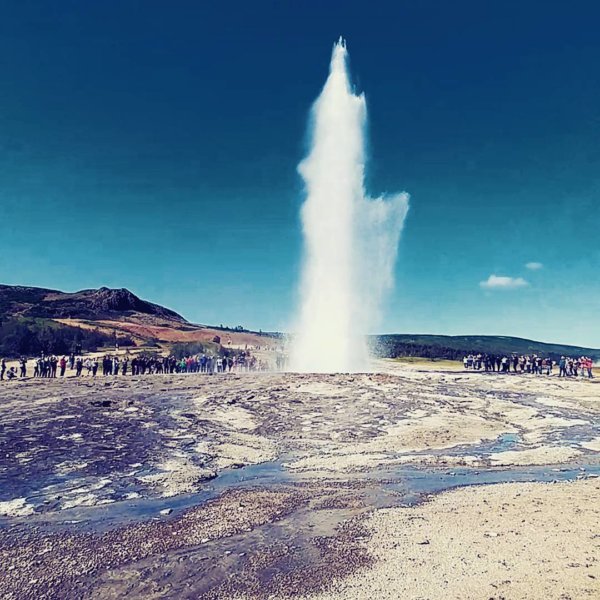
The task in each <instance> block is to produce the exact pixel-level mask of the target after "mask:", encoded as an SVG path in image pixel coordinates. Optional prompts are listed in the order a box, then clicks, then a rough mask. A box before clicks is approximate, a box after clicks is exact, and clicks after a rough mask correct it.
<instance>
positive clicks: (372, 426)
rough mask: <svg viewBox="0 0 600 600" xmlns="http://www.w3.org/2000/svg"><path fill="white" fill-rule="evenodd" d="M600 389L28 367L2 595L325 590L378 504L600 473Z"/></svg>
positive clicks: (516, 381)
mask: <svg viewBox="0 0 600 600" xmlns="http://www.w3.org/2000/svg"><path fill="white" fill-rule="evenodd" d="M598 396H600V387H598V386H597V385H595V384H591V383H588V382H579V381H573V382H571V381H567V382H562V381H556V380H535V379H531V378H530V379H525V378H518V377H502V376H495V377H494V376H492V377H487V376H479V375H478V374H470V375H462V374H459V375H457V374H443V373H440V374H435V373H434V374H431V373H419V372H406V371H402V370H400V371H397V370H394V368H390V372H388V373H381V374H377V375H335V376H327V375H319V376H316V375H315V376H310V375H264V374H261V375H233V376H225V377H223V376H215V377H212V378H211V377H203V376H196V375H193V376H179V377H177V376H164V377H163V376H157V377H147V378H127V379H125V378H122V379H121V378H116V379H99V380H96V381H91V380H79V381H77V380H69V381H68V382H67V381H62V382H61V381H56V382H41V381H24V382H17V383H15V384H13V383H11V384H10V386H8V385H7V386H3V387H2V388H1V389H0V400H1V406H0V417H1V419H0V457H1V458H0V560H1V562H2V564H3V565H5V566H6V568H5V569H3V570H2V573H0V596H1V597H3V598H65V597H74V595H77V596H81V597H90V598H91V597H94V598H99V597H100V598H114V597H125V596H129V597H144V598H149V597H173V598H186V597H189V598H233V597H236V596H240V595H243V596H245V597H268V596H269V594H271V597H283V596H286V595H288V596H290V595H291V596H293V595H294V594H296V593H298V594H300V593H303V594H306V593H307V592H311V591H318V590H320V589H323V588H324V587H326V586H327V584H328V582H329V581H330V580H331V578H332V577H333V575H334V574H335V575H337V576H338V577H339V576H343V575H344V573H351V572H353V571H356V570H357V569H362V568H367V567H368V565H369V564H370V562H371V561H372V556H371V555H370V553H369V552H368V551H367V548H366V543H365V542H366V540H367V539H368V535H369V534H368V532H367V531H365V530H364V529H363V525H362V523H363V518H364V516H365V515H366V514H368V513H369V512H370V511H373V510H376V509H378V508H385V507H392V506H407V505H414V504H416V503H419V502H422V501H424V500H427V499H428V497H430V495H432V494H436V493H437V492H439V491H443V490H447V489H451V488H456V487H461V486H469V485H482V484H493V483H500V482H506V481H549V482H552V481H563V480H582V479H587V478H591V477H597V476H598V475H599V474H600V453H599V451H598V450H595V449H594V448H596V445H595V444H597V441H598V439H599V438H600V426H599V419H598V413H599V410H600V407H599V402H598ZM599 450H600V449H599Z"/></svg>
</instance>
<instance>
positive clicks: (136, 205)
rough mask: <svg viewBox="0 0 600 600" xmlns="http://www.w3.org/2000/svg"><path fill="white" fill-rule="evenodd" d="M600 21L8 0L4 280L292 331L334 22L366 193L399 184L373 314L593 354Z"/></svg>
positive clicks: (2, 99)
mask: <svg viewBox="0 0 600 600" xmlns="http://www.w3.org/2000/svg"><path fill="white" fill-rule="evenodd" d="M599 26H600V4H598V3H597V2H573V3H566V2H548V1H545V2H539V1H529V2H527V1H525V2H524V1H519V2H511V1H504V2H496V3H489V2H481V1H474V2H461V1H455V2H446V1H441V0H440V1H438V2H427V1H419V2H412V1H411V2H408V1H402V2H398V1H394V2H368V3H365V2H352V1H349V0H346V1H344V2H333V1H328V2H316V1H307V0H303V1H297V2H293V1H288V2H285V1H284V2H282V1H278V2H260V1H258V2H248V1H244V2H218V3H217V2H210V3H209V2H198V1H189V2H184V1H177V0H173V1H171V2H165V1H161V2H158V1H149V0H143V1H142V0H140V1H139V2H134V1H131V0H119V1H113V0H104V1H103V2H81V1H79V0H77V1H66V0H61V1H60V2H45V1H44V2H42V1H39V2H27V1H23V0H20V1H18V2H17V1H14V2H5V1H0V205H1V215H0V281H1V282H5V283H13V284H25V285H38V286H45V287H52V288H58V289H65V290H76V289H81V288H86V287H98V286H101V285H107V286H114V287H128V288H130V289H131V290H133V291H134V292H136V293H137V294H139V295H141V296H143V297H145V298H147V299H150V300H153V301H155V302H159V303H161V304H164V305H166V306H169V307H171V308H173V309H175V310H177V311H179V312H181V313H182V314H183V315H184V316H186V317H187V318H189V319H190V320H194V321H197V322H203V323H217V324H218V323H224V324H229V325H238V324H242V325H244V326H247V327H253V328H263V329H282V328H285V327H286V326H287V324H288V323H289V322H290V314H291V312H292V310H293V306H294V298H295V296H294V293H295V282H296V279H297V275H298V268H299V261H300V252H301V237H300V232H299V220H298V208H299V206H300V203H301V200H302V185H301V182H300V179H299V176H298V174H297V172H296V165H297V163H298V162H299V160H300V159H301V158H302V156H303V154H304V151H305V140H306V135H305V128H306V120H307V114H308V110H309V107H310V104H311V102H312V101H313V100H314V99H315V97H316V96H317V95H318V93H319V91H320V88H321V86H322V84H323V83H324V80H325V77H326V74H327V66H328V62H329V58H330V52H331V47H332V44H333V42H334V41H335V40H336V39H337V38H338V37H339V36H340V35H343V36H344V37H346V39H347V41H348V48H349V52H350V57H351V66H352V71H353V77H354V80H355V82H356V85H357V88H358V89H359V90H364V91H365V93H366V96H367V102H368V109H369V115H370V117H369V136H370V155H371V163H370V167H369V174H368V188H369V192H370V193H371V195H377V194H379V193H381V192H386V191H389V192H395V191H401V190H406V191H407V192H409V193H410V194H411V210H410V214H409V217H408V219H407V222H406V227H405V231H404V235H403V237H402V240H401V243H400V250H399V257H398V266H397V270H396V271H397V273H396V288H395V290H394V293H393V294H392V295H391V297H390V299H389V302H388V307H387V311H386V315H385V319H384V321H383V323H382V326H381V330H385V331H388V332H392V331H400V332H431V333H450V334H460V333H488V334H504V335H519V336H523V337H533V338H537V339H542V340H550V341H562V342H571V343H580V344H588V345H592V346H596V347H598V346H600V278H599V275H600V241H599V240H600V234H599V232H600V212H599V210H598V207H599V206H600V35H599V34H598V29H599ZM531 261H534V262H540V263H543V268H542V269H539V270H535V271H533V270H530V269H527V268H526V267H525V264H526V263H528V262H531ZM492 274H495V275H497V276H503V277H512V278H518V277H522V278H524V279H525V280H526V281H527V282H528V284H529V285H526V286H523V287H517V288H516V289H486V288H483V287H481V285H480V282H482V281H486V280H487V279H488V277H489V276H490V275H492ZM512 282H513V283H514V280H512Z"/></svg>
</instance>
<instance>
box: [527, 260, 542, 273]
mask: <svg viewBox="0 0 600 600" xmlns="http://www.w3.org/2000/svg"><path fill="white" fill-rule="evenodd" d="M525 268H526V269H529V270H530V271H539V270H540V269H543V268H544V265H543V264H542V263H541V262H528V263H527V264H526V265H525Z"/></svg>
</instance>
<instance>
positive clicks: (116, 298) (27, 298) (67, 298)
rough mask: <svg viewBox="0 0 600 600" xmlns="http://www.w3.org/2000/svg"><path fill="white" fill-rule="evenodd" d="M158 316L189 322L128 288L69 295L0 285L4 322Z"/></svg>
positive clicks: (178, 321)
mask: <svg viewBox="0 0 600 600" xmlns="http://www.w3.org/2000/svg"><path fill="white" fill-rule="evenodd" d="M147 316H151V317H156V318H159V319H162V320H167V321H173V322H176V323H186V320H185V319H184V318H183V317H182V316H181V315H179V314H177V313H176V312H174V311H172V310H169V309H168V308H164V307H162V306H159V305H158V304H153V303H152V302H147V301H146V300H142V299H141V298H138V297H137V296H136V295H135V294H133V293H132V292H130V291H129V290H127V289H125V288H120V289H110V288H107V287H101V288H100V289H97V290H94V289H92V290H81V291H79V292H73V293H66V292H60V291H57V290H49V289H44V288H36V287H24V286H12V285H0V320H6V319H12V318H45V319H90V320H101V319H110V320H113V319H119V318H123V317H126V318H128V319H132V320H135V319H136V317H147Z"/></svg>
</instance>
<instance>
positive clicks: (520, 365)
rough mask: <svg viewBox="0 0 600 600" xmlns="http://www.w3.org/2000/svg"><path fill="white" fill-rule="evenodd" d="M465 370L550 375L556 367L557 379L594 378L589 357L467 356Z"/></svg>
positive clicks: (464, 360)
mask: <svg viewBox="0 0 600 600" xmlns="http://www.w3.org/2000/svg"><path fill="white" fill-rule="evenodd" d="M463 366H464V368H465V369H472V370H474V371H482V370H484V371H496V372H498V373H532V374H534V375H552V374H553V369H554V368H555V367H558V376H559V377H586V378H588V379H592V378H593V377H594V374H593V368H594V361H593V360H592V359H591V358H590V357H589V356H581V357H579V358H572V357H569V356H561V357H560V360H558V361H554V360H552V359H551V358H549V357H542V356H538V355H536V354H533V355H531V356H530V355H522V354H511V355H510V356H508V355H492V354H469V355H467V356H465V357H464V358H463Z"/></svg>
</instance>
